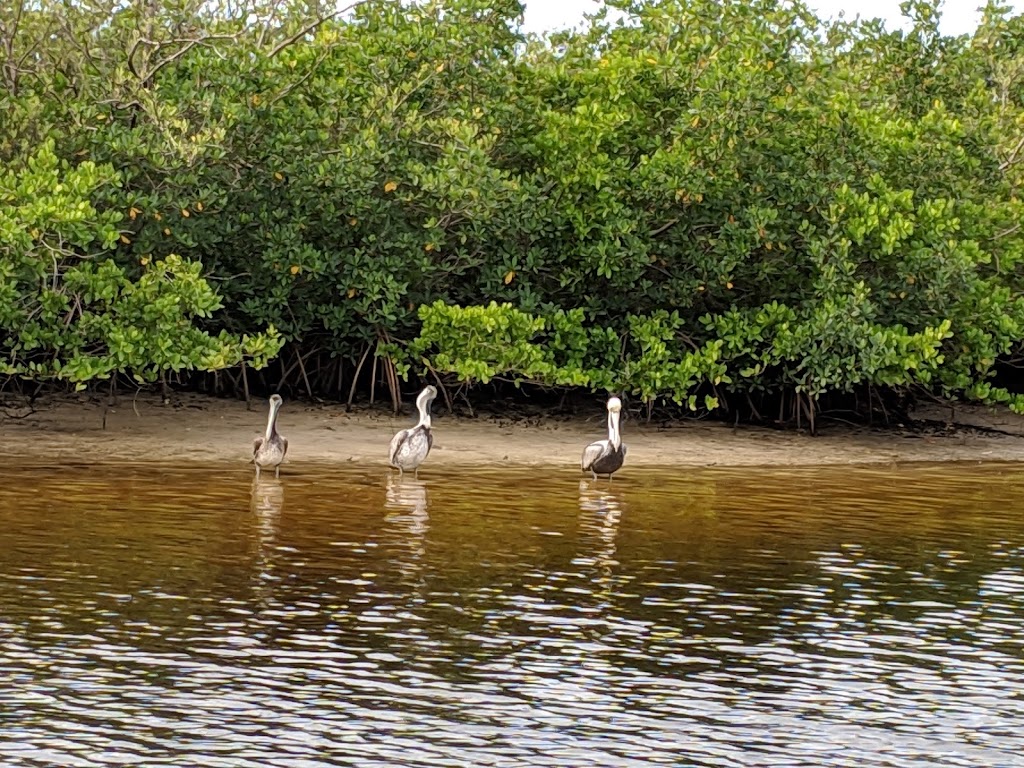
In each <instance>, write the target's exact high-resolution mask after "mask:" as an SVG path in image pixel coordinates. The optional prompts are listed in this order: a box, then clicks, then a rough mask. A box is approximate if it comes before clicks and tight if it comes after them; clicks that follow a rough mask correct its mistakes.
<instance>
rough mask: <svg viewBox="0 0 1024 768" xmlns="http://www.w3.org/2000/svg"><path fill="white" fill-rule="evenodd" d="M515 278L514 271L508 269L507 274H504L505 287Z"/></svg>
mask: <svg viewBox="0 0 1024 768" xmlns="http://www.w3.org/2000/svg"><path fill="white" fill-rule="evenodd" d="M515 277H516V271H515V270H514V269H510V270H509V271H508V272H506V273H505V285H508V284H509V283H511V282H512V281H513V280H514V279H515Z"/></svg>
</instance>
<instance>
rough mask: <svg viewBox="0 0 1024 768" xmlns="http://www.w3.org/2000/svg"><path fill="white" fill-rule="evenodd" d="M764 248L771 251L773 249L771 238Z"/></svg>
mask: <svg viewBox="0 0 1024 768" xmlns="http://www.w3.org/2000/svg"><path fill="white" fill-rule="evenodd" d="M764 249H765V250H766V251H770V250H771V249H772V241H771V240H769V241H768V242H767V243H765V244H764Z"/></svg>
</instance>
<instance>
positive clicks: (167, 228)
mask: <svg viewBox="0 0 1024 768" xmlns="http://www.w3.org/2000/svg"><path fill="white" fill-rule="evenodd" d="M164 234H165V235H169V234H171V228H170V227H164Z"/></svg>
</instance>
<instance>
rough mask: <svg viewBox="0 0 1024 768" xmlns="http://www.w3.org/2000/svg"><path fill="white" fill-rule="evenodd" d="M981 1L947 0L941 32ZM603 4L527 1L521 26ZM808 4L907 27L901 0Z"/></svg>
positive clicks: (565, 18)
mask: <svg viewBox="0 0 1024 768" xmlns="http://www.w3.org/2000/svg"><path fill="white" fill-rule="evenodd" d="M983 3H984V0H946V2H945V3H944V4H943V6H942V23H941V29H942V31H943V33H945V34H947V35H962V34H970V33H972V32H974V30H975V28H976V27H977V26H978V20H979V19H980V18H981V13H980V12H979V11H978V7H979V6H980V5H982V4H983ZM1006 4H1007V5H1009V6H1011V7H1012V8H1013V11H1014V13H1021V12H1022V11H1024V0H1007V2H1006ZM601 5H602V3H601V2H599V0H526V15H525V24H524V27H525V29H526V31H527V32H550V31H553V30H557V29H565V28H567V27H572V26H578V25H579V24H581V23H582V22H583V15H584V14H585V13H593V12H594V11H596V10H597V9H598V8H599V7H600V6H601ZM808 5H809V6H810V7H811V8H813V9H814V10H815V11H817V12H818V15H819V16H821V17H822V18H834V17H838V16H839V14H840V13H844V14H845V18H846V20H848V21H852V20H853V19H854V18H856V17H857V16H858V15H859V16H861V17H862V18H865V19H871V18H876V17H877V18H880V19H883V20H885V25H886V27H888V28H889V29H898V28H901V27H903V26H905V25H906V19H905V18H903V16H902V15H901V14H900V0H808Z"/></svg>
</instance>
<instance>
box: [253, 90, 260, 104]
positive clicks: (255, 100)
mask: <svg viewBox="0 0 1024 768" xmlns="http://www.w3.org/2000/svg"><path fill="white" fill-rule="evenodd" d="M252 105H253V106H254V107H258V106H259V105H260V95H259V94H258V93H254V94H253V95H252Z"/></svg>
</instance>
